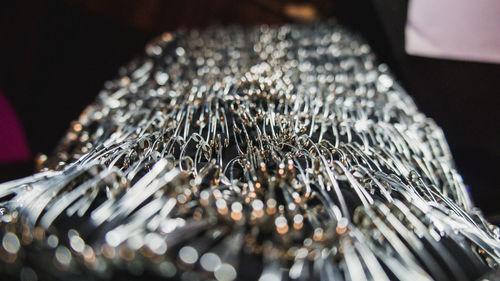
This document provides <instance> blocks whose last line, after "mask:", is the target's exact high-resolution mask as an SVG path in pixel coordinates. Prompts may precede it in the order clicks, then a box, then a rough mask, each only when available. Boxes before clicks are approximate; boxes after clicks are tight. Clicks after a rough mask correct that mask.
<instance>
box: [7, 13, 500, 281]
mask: <svg viewBox="0 0 500 281" xmlns="http://www.w3.org/2000/svg"><path fill="white" fill-rule="evenodd" d="M42 165H43V166H44V167H45V168H44V169H43V171H41V172H40V173H38V174H35V175H33V176H31V177H28V178H24V179H19V180H15V181H12V182H8V183H4V184H1V185H0V198H2V199H3V200H2V203H1V206H2V208H3V209H2V210H3V211H2V216H1V220H2V223H1V225H0V228H1V235H2V236H1V242H2V244H1V245H2V250H1V251H2V252H1V254H0V258H1V260H2V267H3V270H4V271H5V272H6V273H7V274H9V275H10V276H18V277H19V278H21V279H22V278H31V277H33V276H35V277H37V278H40V279H67V278H69V277H68V276H70V277H71V278H77V277H81V278H87V279H89V278H96V279H108V278H120V279H123V278H131V279H133V278H140V277H138V276H154V277H155V278H159V279H161V278H166V279H168V278H174V279H181V280H194V279H216V280H236V279H237V280H244V279H248V280H289V279H292V280H412V281H413V280H471V279H476V278H479V277H480V276H482V275H483V274H486V273H487V272H489V271H490V270H491V269H493V268H496V267H497V264H498V262H499V260H500V255H499V250H500V242H499V232H498V229H497V228H496V227H495V226H493V225H491V224H489V223H488V222H487V221H485V220H484V218H483V217H482V215H481V213H480V211H479V210H477V209H476V208H474V206H473V205H472V203H471V201H470V198H469V196H468V194H467V192H466V189H465V186H464V184H463V182H462V179H461V177H460V175H459V174H458V173H457V172H456V171H455V169H454V168H453V160H452V156H451V155H450V152H449V149H448V146H447V143H446V141H445V139H444V135H443V133H442V131H441V129H440V128H439V127H438V126H437V125H436V124H435V123H434V122H433V121H432V120H430V119H428V118H427V117H426V116H425V115H424V114H422V113H420V112H419V111H418V110H417V108H416V106H415V104H414V103H413V101H412V99H411V98H410V97H409V96H408V95H407V94H406V93H405V92H404V90H403V89H402V88H401V87H400V86H399V85H398V84H397V82H396V81H394V78H393V76H392V75H391V74H390V72H389V70H388V68H387V66H386V65H384V64H379V63H378V62H377V61H376V59H375V56H374V55H373V53H372V52H371V51H370V47H369V46H368V45H367V44H366V43H365V42H364V41H363V40H361V39H360V38H358V37H357V36H356V35H354V34H352V33H350V32H348V31H346V30H344V29H342V28H341V27H339V26H338V25H337V24H336V23H335V22H328V23H317V24H313V25H303V26H302V25H285V26H280V27H268V26H260V27H255V28H250V29H243V28H239V27H225V28H211V29H208V30H205V31H196V30H192V31H186V32H183V31H180V32H177V33H175V34H173V33H172V34H171V33H165V34H163V35H162V36H161V37H160V38H158V39H156V40H154V41H153V42H151V43H150V44H149V45H148V46H146V51H145V54H144V56H142V57H141V58H138V59H136V60H134V61H133V62H132V63H130V64H129V65H128V66H126V67H123V68H122V69H120V71H119V77H117V78H116V79H115V80H112V81H109V82H107V83H106V85H105V87H104V89H103V90H102V92H101V93H100V95H99V98H98V99H97V100H96V102H95V103H94V104H92V105H90V106H89V107H88V108H87V109H86V110H85V111H84V112H83V113H82V115H81V116H80V118H79V119H78V121H76V122H74V123H73V124H72V126H71V129H70V131H69V132H68V134H67V135H66V137H65V138H64V139H63V141H62V142H61V144H60V146H59V148H58V153H57V154H56V155H55V156H54V157H52V158H49V159H48V160H47V161H46V162H44V163H42ZM35 261H36V262H35ZM23 276H24V277H23ZM38 276H39V277H38ZM151 278H153V277H151ZM26 280H28V279H26Z"/></svg>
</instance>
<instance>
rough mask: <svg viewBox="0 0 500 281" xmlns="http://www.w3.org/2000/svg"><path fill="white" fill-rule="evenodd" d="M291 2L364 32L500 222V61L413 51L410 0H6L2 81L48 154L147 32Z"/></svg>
mask: <svg viewBox="0 0 500 281" xmlns="http://www.w3.org/2000/svg"><path fill="white" fill-rule="evenodd" d="M293 4H295V5H299V6H300V7H306V8H307V9H306V10H305V11H306V12H310V11H311V9H312V10H313V12H314V13H313V17H314V18H328V17H331V16H334V17H336V18H338V19H339V21H340V22H341V23H343V24H344V25H346V26H348V27H349V28H351V29H353V30H355V31H357V32H360V33H361V34H362V35H363V36H364V37H365V38H367V40H368V41H369V43H370V44H371V45H372V47H373V49H374V50H375V52H376V54H377V55H378V57H379V59H380V61H382V62H386V63H388V64H389V66H390V67H391V69H392V70H393V72H394V74H395V75H396V77H397V79H398V80H399V81H400V82H401V83H402V85H403V87H404V88H405V89H406V90H407V91H408V92H409V93H410V94H411V95H412V96H413V97H414V99H415V101H416V103H417V105H418V106H419V108H420V109H421V110H422V111H423V112H424V113H426V114H427V115H428V116H430V117H432V118H433V119H434V120H436V122H437V123H438V124H439V125H440V126H441V127H442V128H443V130H444V132H445V134H446V137H447V140H448V142H449V144H450V147H451V149H452V152H453V154H454V157H455V160H456V164H457V168H458V170H459V172H460V173H461V174H462V175H463V177H464V179H465V182H466V184H468V185H469V186H470V187H471V195H472V197H473V200H474V201H475V203H476V204H477V205H478V206H479V207H480V208H482V209H483V211H484V212H485V214H486V215H487V217H488V218H489V219H490V221H492V222H494V223H496V224H499V223H500V217H499V216H498V214H500V204H498V203H497V200H498V199H500V197H499V195H500V189H499V185H498V179H497V176H498V172H499V171H500V170H499V164H498V160H499V159H500V157H499V156H500V145H499V140H500V130H499V125H498V124H499V122H500V118H499V117H500V114H499V107H500V97H499V96H500V90H499V87H498V83H499V80H500V65H498V64H486V63H473V62H461V61H451V60H440V59H428V58H420V57H413V56H409V55H407V54H406V53H405V52H404V32H403V31H404V23H405V21H406V9H407V1H405V0H332V1H323V0H316V1H308V2H305V1H282V0H262V1H259V0H243V1H236V0H210V1H209V0H186V1H167V0H141V1H136V0H88V1H84V0H19V1H2V3H1V4H0V89H2V90H3V91H4V92H5V94H6V95H7V98H8V99H9V101H10V103H11V104H12V106H13V107H14V108H15V110H16V111H17V113H18V116H19V118H20V120H21V123H22V125H23V127H24V129H25V132H26V135H27V139H28V142H29V146H30V150H31V151H32V153H33V156H36V154H37V153H45V154H49V155H50V153H52V151H53V150H54V148H55V146H56V144H57V143H58V141H59V139H60V138H61V137H62V136H63V135H64V133H65V131H66V129H67V128H68V127H69V123H70V122H71V121H72V120H74V119H76V118H77V117H78V115H79V114H80V112H81V111H82V110H83V109H84V107H85V106H86V105H88V104H89V103H91V102H92V101H93V100H94V98H95V96H96V95H97V93H98V92H99V90H100V89H101V87H102V85H103V83H104V81H106V80H108V79H111V78H113V77H114V75H115V74H116V71H117V69H118V67H119V66H121V65H123V64H125V63H127V62H128V61H129V60H131V59H132V58H133V57H134V56H135V55H137V54H140V53H141V52H142V50H143V46H144V45H145V43H146V42H147V41H148V40H150V39H152V38H153V37H155V36H157V35H159V34H160V33H161V32H163V31H172V30H175V29H177V28H179V27H188V28H189V27H200V28H203V27H205V26H207V25H209V24H228V23H239V24H243V25H252V24H259V23H268V24H275V23H282V22H291V21H297V18H296V17H294V16H290V14H288V13H286V12H284V10H286V8H287V7H289V5H293ZM450 8H452V7H450ZM306 14H308V13H306ZM309 14H310V13H309ZM499 32H500V27H499ZM33 163H34V161H33V159H31V160H30V161H27V162H25V163H16V164H8V165H5V164H4V165H0V182H3V181H6V180H9V179H13V178H17V177H21V176H25V175H29V174H31V173H32V172H33V171H34V164H33Z"/></svg>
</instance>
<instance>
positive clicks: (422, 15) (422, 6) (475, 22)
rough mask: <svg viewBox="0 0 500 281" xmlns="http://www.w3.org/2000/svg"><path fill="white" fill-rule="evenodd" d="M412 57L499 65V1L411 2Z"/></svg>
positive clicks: (409, 35) (408, 39)
mask: <svg viewBox="0 0 500 281" xmlns="http://www.w3.org/2000/svg"><path fill="white" fill-rule="evenodd" d="M405 33H406V34H405V37H406V52H407V53H408V54H410V55H417V56H425V57H435V58H446V59H458V60H468V61H480V62H492V63H500V0H411V1H410V3H409V8H408V17H407V21H406V31H405Z"/></svg>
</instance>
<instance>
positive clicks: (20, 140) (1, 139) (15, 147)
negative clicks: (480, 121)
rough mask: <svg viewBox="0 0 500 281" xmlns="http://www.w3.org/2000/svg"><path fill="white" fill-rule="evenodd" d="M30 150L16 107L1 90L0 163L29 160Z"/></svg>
mask: <svg viewBox="0 0 500 281" xmlns="http://www.w3.org/2000/svg"><path fill="white" fill-rule="evenodd" d="M29 158H30V151H29V148H28V143H27V141H26V136H25V135H24V131H23V128H22V126H21V123H20V122H19V120H18V118H17V116H16V113H15V112H14V109H12V107H11V106H10V104H9V102H8V101H7V98H5V96H4V95H3V93H2V92H1V91H0V163H1V164H5V163H13V162H22V161H27V160H29Z"/></svg>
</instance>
